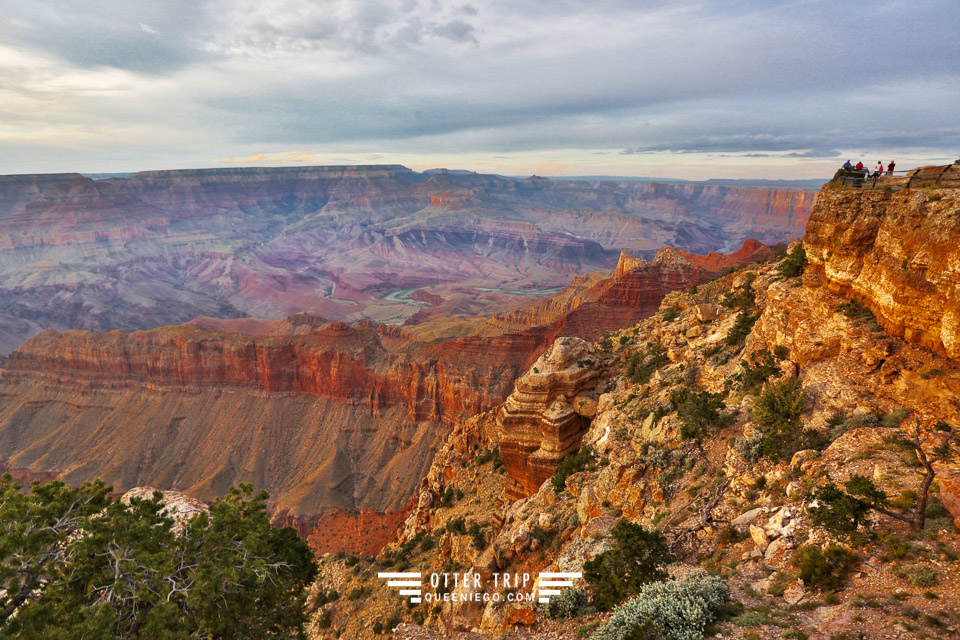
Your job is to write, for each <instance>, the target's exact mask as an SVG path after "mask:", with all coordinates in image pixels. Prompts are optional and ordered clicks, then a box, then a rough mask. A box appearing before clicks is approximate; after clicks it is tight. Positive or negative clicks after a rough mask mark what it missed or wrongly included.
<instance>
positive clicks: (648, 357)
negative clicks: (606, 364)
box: [626, 342, 670, 384]
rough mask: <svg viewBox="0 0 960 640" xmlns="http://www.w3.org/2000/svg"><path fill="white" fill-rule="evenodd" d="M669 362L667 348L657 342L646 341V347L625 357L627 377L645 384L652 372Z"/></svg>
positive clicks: (631, 380)
mask: <svg viewBox="0 0 960 640" xmlns="http://www.w3.org/2000/svg"><path fill="white" fill-rule="evenodd" d="M668 362H670V359H669V358H668V357H667V350H666V349H664V348H663V346H661V345H660V344H659V343H656V342H650V343H647V348H646V349H645V350H643V351H637V352H635V353H632V354H630V357H629V358H627V371H626V373H627V377H628V378H629V379H630V382H634V383H640V384H646V383H647V382H649V381H650V376H652V375H653V372H654V371H656V370H657V369H659V368H660V367H662V366H664V365H665V364H667V363H668Z"/></svg>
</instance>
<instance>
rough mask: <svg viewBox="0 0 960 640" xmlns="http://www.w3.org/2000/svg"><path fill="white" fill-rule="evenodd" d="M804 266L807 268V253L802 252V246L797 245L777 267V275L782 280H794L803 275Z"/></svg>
mask: <svg viewBox="0 0 960 640" xmlns="http://www.w3.org/2000/svg"><path fill="white" fill-rule="evenodd" d="M805 266H807V252H806V251H804V250H803V245H802V244H798V245H797V246H796V247H794V248H793V251H791V252H790V253H789V254H787V257H786V258H784V259H783V261H782V262H781V263H780V264H779V265H778V266H777V273H779V274H780V276H781V277H783V278H796V277H797V276H799V275H801V274H802V273H803V268H804V267H805Z"/></svg>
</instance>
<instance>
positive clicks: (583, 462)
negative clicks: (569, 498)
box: [550, 446, 593, 493]
mask: <svg viewBox="0 0 960 640" xmlns="http://www.w3.org/2000/svg"><path fill="white" fill-rule="evenodd" d="M591 462H593V449H591V448H590V447H589V446H586V447H584V448H582V449H580V451H578V452H577V453H571V454H570V455H568V456H567V457H565V458H564V459H563V460H561V461H560V466H559V467H557V472H556V473H555V474H553V477H552V478H551V479H550V483H551V484H552V485H553V490H554V491H556V492H557V493H563V491H564V489H566V488H567V478H569V477H570V476H572V475H573V474H575V473H577V472H578V471H583V470H584V469H585V468H586V466H587V465H588V464H590V463H591Z"/></svg>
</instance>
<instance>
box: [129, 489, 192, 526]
mask: <svg viewBox="0 0 960 640" xmlns="http://www.w3.org/2000/svg"><path fill="white" fill-rule="evenodd" d="M158 491H159V489H154V488H153V487H134V488H133V489H130V490H129V491H127V492H126V493H124V494H123V495H122V496H120V501H121V502H124V503H126V504H130V500H132V499H133V498H139V499H141V500H152V499H153V497H154V494H155V493H157V492H158ZM159 492H160V495H161V498H160V500H161V501H162V502H163V509H161V511H160V512H161V513H162V514H163V515H165V516H167V517H168V518H170V519H171V520H173V532H174V533H175V534H179V533H180V532H181V531H183V530H184V528H186V526H187V525H188V524H189V523H190V521H191V520H192V519H193V518H194V517H196V516H198V515H200V514H201V513H210V508H209V507H207V505H206V504H204V503H203V502H201V501H200V500H197V499H196V498H191V497H190V496H188V495H187V494H185V493H180V492H179V491H159Z"/></svg>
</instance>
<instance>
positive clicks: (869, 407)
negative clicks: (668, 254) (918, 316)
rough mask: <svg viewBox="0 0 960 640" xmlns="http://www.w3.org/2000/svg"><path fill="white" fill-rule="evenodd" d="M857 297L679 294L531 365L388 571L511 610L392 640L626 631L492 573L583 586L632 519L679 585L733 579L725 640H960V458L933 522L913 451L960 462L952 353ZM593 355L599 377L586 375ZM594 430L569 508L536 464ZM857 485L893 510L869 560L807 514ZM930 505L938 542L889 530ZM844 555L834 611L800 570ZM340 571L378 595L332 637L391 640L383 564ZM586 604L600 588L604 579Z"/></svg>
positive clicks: (346, 582) (421, 614)
mask: <svg viewBox="0 0 960 640" xmlns="http://www.w3.org/2000/svg"><path fill="white" fill-rule="evenodd" d="M954 211H960V207H958V208H956V209H955V210H954ZM623 264H624V265H625V267H629V266H630V264H631V262H630V261H629V260H625V261H624V262H623ZM842 293H843V292H838V291H834V290H832V288H831V287H830V286H829V281H828V280H827V279H826V278H825V276H824V274H823V272H822V270H821V269H820V268H819V265H817V264H813V265H810V266H808V268H807V270H806V272H805V273H804V274H802V275H801V276H795V277H791V278H784V277H783V276H782V274H781V273H780V272H779V270H778V265H777V264H764V265H751V266H748V267H746V268H744V269H741V270H740V271H738V272H735V273H732V274H729V275H726V276H723V277H721V278H719V279H716V280H713V281H710V282H707V283H705V284H702V285H700V286H699V287H698V288H697V289H696V290H695V291H693V292H691V291H689V290H684V291H676V292H673V293H670V294H668V295H667V296H666V297H665V298H664V300H663V301H662V307H664V308H666V307H670V308H672V309H673V310H674V313H670V314H657V315H654V316H651V317H649V318H646V319H644V320H641V321H640V322H638V323H636V324H635V325H633V326H626V327H624V328H622V329H621V330H620V331H618V332H616V333H614V335H613V336H612V339H611V340H601V341H599V342H597V343H596V344H594V345H587V344H584V343H581V342H580V341H569V342H567V341H566V339H564V338H560V339H559V340H558V341H557V344H555V345H554V346H553V347H552V349H551V352H552V353H553V354H554V355H555V356H556V357H555V358H553V360H552V361H551V358H550V357H547V356H545V357H544V358H543V359H542V361H540V362H538V363H536V364H534V365H533V367H531V368H530V369H529V370H528V372H527V373H526V374H524V375H523V376H521V378H520V379H519V380H518V382H517V390H516V391H515V393H514V394H513V395H511V397H510V398H509V399H508V400H507V401H506V402H505V403H504V404H503V405H502V406H500V407H498V408H496V409H494V410H491V411H488V412H485V413H483V414H480V415H478V416H475V417H473V418H471V419H469V420H466V421H464V422H462V423H460V424H458V425H457V427H456V428H455V429H454V430H453V431H452V433H451V435H450V436H449V437H448V438H447V439H446V441H445V442H444V444H443V446H442V447H441V449H440V450H439V452H438V455H437V456H436V458H435V460H434V464H433V465H432V466H431V468H430V470H429V472H428V473H427V474H426V476H425V477H424V479H423V481H422V483H421V486H420V490H419V492H418V493H417V494H416V496H415V499H414V502H415V504H416V507H415V509H414V510H413V512H412V513H411V515H410V516H409V517H408V518H407V520H406V521H405V523H404V526H403V527H402V528H401V530H400V538H399V541H398V542H397V543H395V544H392V545H389V546H388V547H387V548H386V549H385V550H384V551H383V552H381V554H380V555H379V556H378V558H377V562H378V565H377V566H378V567H379V566H402V567H403V568H404V570H410V571H420V572H423V573H424V574H429V573H431V572H442V571H446V570H448V568H449V567H450V566H455V567H458V569H457V571H458V572H459V573H461V574H463V573H476V574H478V575H479V576H481V579H482V580H484V582H483V586H482V587H481V589H479V590H477V589H474V588H473V585H472V584H467V585H465V586H464V585H463V584H462V583H461V584H460V585H457V586H456V587H454V589H453V590H454V591H455V592H456V593H457V594H458V595H459V594H465V595H466V594H470V593H472V592H475V591H482V592H483V593H485V594H489V595H491V596H493V595H494V594H497V595H499V596H500V598H499V599H497V598H496V597H490V598H487V599H466V598H464V599H461V600H457V599H453V598H451V599H449V600H443V599H441V600H438V601H437V606H427V607H423V608H422V609H417V608H411V610H410V611H409V612H407V611H401V612H400V613H399V614H396V615H399V617H400V619H402V620H403V624H401V625H400V626H399V627H397V630H396V632H395V635H397V636H399V637H402V638H409V639H411V640H412V639H424V638H441V637H462V638H467V637H477V636H479V637H501V636H502V635H503V634H505V633H511V632H513V633H516V634H517V635H521V636H523V637H526V638H530V639H531V640H535V639H536V640H547V639H549V638H558V637H559V638H574V637H578V636H580V635H583V631H584V630H585V629H586V630H589V629H592V628H597V627H598V626H600V627H602V625H604V624H605V623H606V621H607V620H608V619H609V614H602V613H601V614H596V613H589V612H583V611H581V612H577V613H575V614H574V615H573V617H572V618H570V619H562V620H557V619H551V618H550V617H549V616H548V615H546V612H545V611H544V609H543V608H540V607H535V606H533V605H532V604H531V603H526V602H511V601H509V600H508V594H510V593H512V592H517V591H526V590H532V589H533V588H535V586H536V583H535V584H534V586H533V587H529V588H528V589H526V590H525V589H522V588H514V587H515V585H510V586H509V587H504V586H503V585H502V583H501V585H499V586H498V585H495V584H491V582H492V581H490V580H488V577H489V576H490V574H491V573H492V572H498V573H499V574H500V575H502V574H503V573H510V574H516V573H522V572H528V573H529V574H530V575H531V576H536V575H537V573H538V572H544V571H546V572H577V571H582V570H583V566H584V562H585V561H587V560H590V559H592V558H595V557H596V556H597V555H598V554H600V553H602V552H604V551H606V550H608V549H610V547H611V545H612V544H614V540H613V538H614V537H613V535H612V533H611V532H612V530H613V528H614V526H615V525H616V524H617V523H618V522H619V521H620V520H621V519H626V520H629V521H630V522H634V523H639V524H642V525H643V526H644V528H645V529H647V530H656V531H658V532H659V533H661V534H662V535H663V536H664V538H665V540H666V542H667V543H668V544H669V545H670V548H671V550H672V551H673V553H674V554H675V555H676V556H677V558H676V561H675V562H673V563H671V564H670V565H669V566H668V567H667V570H668V571H669V574H670V575H671V576H678V575H683V574H686V573H687V572H690V571H693V570H696V569H699V568H701V567H705V568H708V569H709V570H710V571H711V572H713V573H714V574H716V575H718V576H721V577H722V578H723V580H725V581H726V582H727V584H728V586H729V587H730V591H731V597H732V599H733V601H734V606H737V604H736V603H739V604H742V605H743V607H744V608H745V610H746V612H745V613H744V614H743V615H741V616H738V617H737V618H735V619H734V620H724V619H721V620H717V621H714V625H715V627H716V632H717V633H719V634H722V635H723V636H725V637H735V638H736V637H746V636H747V634H750V635H753V634H757V635H760V634H762V633H764V631H765V630H769V628H770V624H771V623H770V621H771V620H772V619H773V617H772V616H773V615H775V616H776V621H777V626H779V625H783V627H789V628H791V629H793V630H795V631H796V632H798V633H802V634H804V635H807V636H809V637H817V636H820V637H835V636H839V635H849V636H854V635H856V636H859V637H862V638H868V639H873V638H876V639H878V640H879V639H880V638H885V637H886V636H887V635H889V631H888V630H889V629H891V628H896V625H901V624H903V625H904V626H903V629H908V627H907V626H905V624H906V623H903V622H902V621H903V620H907V619H911V620H913V619H923V620H927V621H928V622H927V623H928V624H929V625H930V627H931V628H934V627H936V628H940V627H941V626H942V627H945V626H946V625H948V624H949V625H951V628H952V627H953V625H954V624H955V622H954V620H955V619H956V618H955V616H953V614H952V611H954V610H956V609H957V607H960V600H958V597H957V593H958V591H957V588H958V587H960V578H958V576H960V560H958V554H957V552H956V550H957V549H958V548H960V521H958V520H957V516H958V515H960V481H958V478H960V458H958V457H957V456H956V455H954V456H953V457H952V459H951V458H950V457H949V456H948V457H947V458H945V459H944V460H943V461H940V462H937V463H936V464H935V470H936V478H935V480H934V481H933V487H934V488H933V490H932V491H931V493H930V495H929V502H927V503H926V504H925V505H918V500H917V496H918V493H919V492H920V491H922V485H923V469H922V467H920V466H918V462H917V453H916V449H915V448H914V447H913V445H910V444H909V443H907V442H906V441H905V440H904V438H906V437H912V436H910V434H916V437H917V443H918V444H917V446H919V447H920V448H921V450H922V451H924V452H925V455H927V456H930V457H931V458H932V457H935V456H940V455H944V447H945V445H946V444H947V443H949V442H950V441H951V439H952V440H953V442H954V446H953V449H952V450H953V451H954V452H958V451H960V450H958V449H957V447H956V443H957V439H958V438H957V436H958V434H957V432H958V431H960V370H958V367H957V364H956V362H955V360H953V359H951V358H949V357H947V356H946V355H945V354H943V353H939V352H937V351H934V350H931V349H929V348H927V347H925V346H923V345H921V344H917V343H915V342H910V341H907V340H905V339H904V338H903V337H900V336H896V335H889V334H888V333H887V332H885V331H884V330H883V329H882V328H881V327H880V325H879V324H877V323H875V322H874V321H873V320H872V319H871V317H870V315H869V312H864V311H863V310H857V309H855V308H851V307H850V306H849V304H848V299H847V298H846V297H845V296H844V295H841V294H842ZM744 319H747V320H749V323H748V325H747V330H746V331H745V332H744V331H742V327H743V326H744V322H745V320H744ZM732 338H737V339H732ZM564 343H565V344H564ZM575 351H577V352H579V353H578V355H573V353H574V352H575ZM654 353H655V354H657V357H652V354H654ZM580 354H589V356H590V359H592V360H594V363H593V364H592V365H590V366H588V367H570V366H569V364H570V361H572V360H573V358H574V357H579V355H580ZM543 372H546V374H545V375H542V374H543ZM577 376H583V381H582V382H581V381H580V379H579V378H578V377H577ZM551 377H553V378H555V382H554V383H552V384H551V383H550V382H549V381H548V380H549V379H550V378H551ZM564 382H568V383H569V385H568V386H567V387H566V388H565V387H564V384H563V383H564ZM591 387H596V388H597V391H598V392H599V398H598V400H597V405H596V408H595V410H594V408H593V407H590V410H589V411H584V412H583V413H581V414H577V415H578V416H579V418H574V414H576V410H575V409H574V408H573V407H575V404H574V403H571V402H570V398H571V397H572V398H576V397H577V396H578V395H581V396H582V395H583V389H584V388H586V389H590V388H591ZM789 389H795V390H796V391H795V392H796V393H797V395H796V396H791V395H789V394H791V393H794V392H789V391H785V390H789ZM764 410H766V411H770V412H771V413H768V414H766V416H768V417H772V418H774V420H775V421H771V420H770V419H769V418H768V417H765V414H764V413H763V411H764ZM712 411H713V413H712ZM588 415H592V418H587V416H588ZM578 420H580V422H579V424H577V428H576V434H577V435H576V437H575V439H578V440H580V442H582V443H583V444H589V445H590V446H591V448H592V450H593V460H592V462H591V463H589V464H586V465H584V466H583V467H582V468H580V469H578V470H574V472H573V473H571V474H570V475H569V476H568V477H567V478H566V481H565V484H564V486H563V487H562V488H561V490H560V491H556V490H555V488H554V486H553V485H552V483H550V482H547V481H546V480H547V476H546V475H545V474H541V476H540V478H541V484H540V485H539V486H536V480H534V476H535V475H536V474H537V473H538V472H541V471H542V466H541V465H540V460H539V459H538V458H539V456H538V455H536V454H534V453H533V452H534V451H538V449H537V447H539V448H540V449H543V447H544V444H545V443H546V444H547V447H548V448H549V449H550V450H551V451H553V450H556V449H557V448H558V447H560V446H562V444H563V443H564V442H570V441H571V439H572V438H571V434H573V433H574V430H573V429H570V431H569V432H567V433H566V435H565V434H564V433H563V432H562V431H563V428H564V426H566V427H569V426H570V425H571V424H576V423H577V421H578ZM771 425H773V426H771ZM779 429H783V432H782V434H780V435H782V436H783V437H782V438H780V439H778V438H777V437H774V436H777V435H778V431H777V430H779ZM917 429H918V430H917ZM497 450H499V454H500V455H499V458H498V457H497V455H496V452H497ZM571 450H572V449H571ZM550 457H554V459H555V458H556V456H550ZM501 459H502V462H503V466H504V467H505V468H503V469H502V471H501V469H500V467H499V460H501ZM854 478H860V482H862V481H863V480H864V479H869V480H870V481H871V482H873V483H875V486H876V488H877V489H879V490H881V491H883V492H884V495H886V496H887V498H888V500H887V502H885V504H886V505H887V507H886V512H879V511H873V512H871V513H870V514H869V515H868V516H867V517H866V518H865V519H864V521H863V522H862V523H861V524H860V525H859V527H858V528H857V533H855V534H853V535H854V537H853V540H855V541H856V542H855V543H853V542H851V539H850V538H849V537H848V535H847V534H846V533H843V532H837V531H834V530H831V529H828V528H826V527H825V526H821V525H820V524H818V522H817V521H816V520H815V519H814V514H813V512H812V511H811V510H810V509H811V508H813V507H816V506H817V505H821V506H822V505H823V504H824V503H825V501H826V500H828V498H824V499H823V500H822V501H821V500H820V499H817V500H816V501H815V497H816V494H817V492H818V491H819V490H820V489H821V488H822V487H823V486H824V485H825V484H827V483H829V482H834V483H836V484H837V485H838V486H840V487H844V486H845V483H846V482H847V481H848V480H851V479H854ZM531 485H532V488H528V487H531ZM518 487H520V488H522V493H520V492H518ZM921 508H922V513H924V514H925V516H926V520H925V526H924V527H922V528H920V527H916V528H911V527H910V526H909V525H908V524H907V523H906V522H904V521H903V520H900V519H897V518H894V517H891V516H890V515H889V514H890V513H894V514H900V515H903V514H915V513H917V510H918V509H921ZM837 546H841V547H844V548H846V549H848V550H849V551H850V553H852V554H853V557H852V561H851V565H850V567H849V570H842V571H839V574H838V575H839V581H838V583H837V585H836V586H835V587H834V588H833V590H832V591H831V593H833V596H832V597H831V600H830V601H829V602H826V601H825V598H824V595H823V592H822V590H820V589H819V588H818V586H817V576H815V575H813V574H810V573H808V574H806V575H807V578H806V580H807V582H804V580H803V579H800V578H801V575H800V573H799V571H800V569H801V567H802V566H803V563H802V562H801V558H802V557H804V556H805V555H807V556H809V555H815V553H816V552H815V550H824V549H830V551H829V554H835V555H839V554H842V552H841V551H838V550H837V548H836V547H837ZM801 549H803V553H802V554H801V553H798V551H799V550H801ZM321 564H322V568H321V571H322V575H321V578H320V580H319V581H318V585H321V584H329V583H331V582H334V583H336V584H337V588H338V590H340V591H341V592H343V591H348V590H353V589H357V588H358V587H361V586H363V587H365V588H367V589H369V590H371V595H370V596H369V597H361V598H359V599H357V600H355V601H351V602H346V603H343V602H338V603H335V604H332V605H331V604H327V605H322V607H321V608H320V609H321V610H320V611H319V612H318V614H317V618H316V619H317V620H320V619H322V620H323V621H324V624H323V625H322V626H320V625H318V626H316V627H315V628H313V629H312V631H311V633H312V634H313V636H314V637H315V638H324V639H326V638H333V637H336V636H338V635H339V636H340V637H343V636H344V635H349V636H350V637H356V638H363V639H366V638H373V637H375V635H376V633H377V631H376V628H375V627H374V623H375V622H377V621H381V622H384V621H386V620H394V623H395V621H396V618H395V617H394V615H395V614H394V612H395V611H396V610H397V609H396V605H395V604H392V603H391V601H390V600H389V598H390V597H393V596H394V594H393V593H391V592H390V591H389V590H388V589H386V588H384V587H382V586H380V585H379V584H377V583H376V582H375V580H374V578H373V577H372V575H373V572H372V565H371V570H369V571H368V572H367V573H365V572H364V571H363V570H361V571H356V570H352V569H348V568H345V567H344V563H343V562H342V561H341V560H338V559H335V558H325V559H323V561H322V563H321ZM798 565H799V566H798ZM817 566H822V565H817ZM368 576H370V577H368ZM918 584H926V585H927V586H918ZM574 586H576V587H578V588H581V589H585V590H587V591H588V592H589V591H590V588H589V587H588V585H587V583H586V582H585V581H575V582H574ZM424 590H425V591H426V592H430V591H439V590H436V589H432V587H431V586H426V585H425V587H424ZM885 594H892V595H889V597H888V596H887V595H885ZM881 601H882V603H883V604H882V606H872V605H870V606H864V603H868V602H876V603H880V602H881ZM394 602H396V601H394ZM793 605H797V606H793ZM768 611H770V612H776V613H775V614H768V613H766V612H768ZM458 633H462V635H459V636H458V635H456V634H458ZM699 633H700V631H699V630H697V631H696V634H694V633H693V632H691V637H692V636H693V635H698V634H699ZM473 634H477V635H473Z"/></svg>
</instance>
